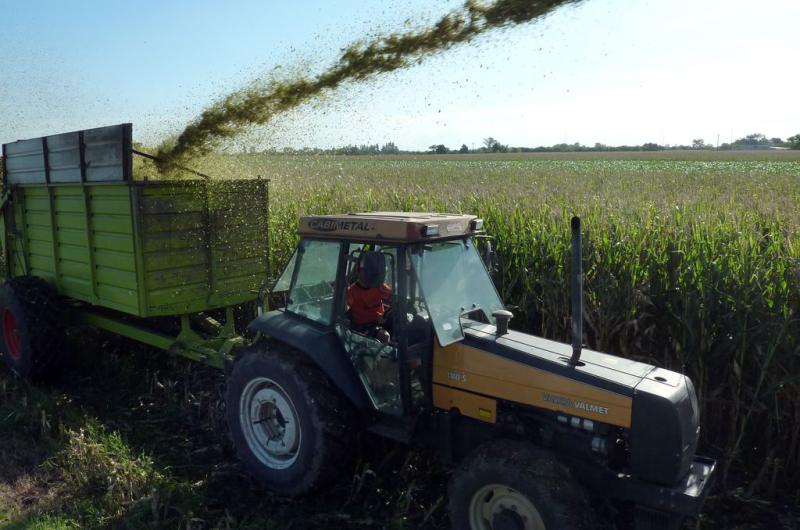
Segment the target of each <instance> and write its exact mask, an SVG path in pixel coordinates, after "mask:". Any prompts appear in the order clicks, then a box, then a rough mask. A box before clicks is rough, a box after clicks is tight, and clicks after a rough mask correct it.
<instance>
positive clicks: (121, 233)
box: [0, 124, 269, 375]
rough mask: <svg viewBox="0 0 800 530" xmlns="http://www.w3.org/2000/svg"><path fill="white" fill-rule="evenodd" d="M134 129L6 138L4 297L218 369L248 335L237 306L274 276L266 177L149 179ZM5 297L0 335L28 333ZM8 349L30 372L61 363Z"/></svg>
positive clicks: (1, 229) (64, 321)
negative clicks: (243, 332)
mask: <svg viewBox="0 0 800 530" xmlns="http://www.w3.org/2000/svg"><path fill="white" fill-rule="evenodd" d="M131 137H132V127H131V125H130V124H122V125H115V126H111V127H102V128H97V129H89V130H84V131H77V132H71V133H65V134H58V135H53V136H47V137H42V138H35V139H30V140H20V141H17V142H14V143H10V144H5V145H3V167H4V175H3V193H2V198H1V199H0V201H1V202H2V205H1V206H0V211H1V212H2V215H1V216H0V244H2V260H3V262H2V277H3V279H5V280H7V281H6V283H5V285H6V289H5V290H6V291H9V292H6V293H5V296H6V298H8V297H11V298H15V297H16V298H27V299H29V301H30V299H36V298H37V297H38V298H41V300H40V302H41V304H42V305H46V306H48V307H49V306H51V305H52V306H53V307H58V310H57V311H56V313H57V314H58V315H59V319H58V322H56V321H53V322H51V323H50V324H46V323H43V322H39V323H38V324H37V325H41V326H44V325H53V326H57V325H58V326H64V325H70V324H88V325H92V326H95V327H98V328H102V329H106V330H109V331H112V332H114V333H117V334H120V335H123V336H127V337H130V338H133V339H136V340H139V341H141V342H144V343H147V344H150V345H152V346H156V347H159V348H163V349H165V350H170V351H173V352H175V353H178V354H181V355H185V356H187V357H190V358H193V359H196V360H201V361H204V362H206V363H208V364H211V365H213V366H218V367H222V366H223V362H224V358H225V355H226V354H228V353H229V352H230V351H231V349H232V348H233V347H234V346H235V345H237V344H238V343H240V342H241V341H242V339H241V335H240V333H239V330H237V329H236V326H235V322H236V321H237V318H236V313H237V311H238V310H239V309H238V308H242V307H250V308H252V307H254V306H253V302H254V300H255V299H256V297H257V293H258V291H259V288H261V286H262V285H263V284H264V282H265V280H266V278H267V277H268V271H269V262H268V257H269V238H268V217H267V215H268V214H267V212H268V208H267V205H268V181H266V180H262V179H247V180H210V179H207V178H203V177H201V176H199V174H198V173H196V172H187V178H186V179H180V180H166V181H165V180H152V179H151V178H149V177H150V176H151V175H148V174H147V173H148V171H147V169H146V168H147V167H148V166H147V165H146V164H139V163H137V164H135V163H134V161H135V159H136V158H137V157H146V156H148V155H146V154H145V153H141V152H139V151H137V150H135V149H133V147H132V142H131ZM137 162H138V161H137ZM134 167H136V168H137V169H138V170H139V171H138V173H139V174H135V171H134ZM48 289H49V290H51V291H54V292H52V293H50V294H49V295H48V294H47V293H46V291H48ZM14 290H16V291H17V292H10V291H14ZM31 290H33V291H34V292H31ZM37 293H38V294H37ZM12 305H13V304H12ZM4 307H6V309H4V311H3V315H0V317H2V319H3V328H4V331H6V332H7V335H8V334H12V333H14V332H15V330H18V329H19V331H20V332H22V333H23V335H24V334H25V333H24V332H23V330H22V328H23V327H25V326H22V324H23V323H20V322H17V320H19V319H20V318H23V319H24V318H27V317H26V316H25V314H24V313H25V312H24V311H23V312H21V313H20V312H18V314H17V315H15V314H14V311H12V310H10V309H8V307H10V306H4ZM20 311H21V310H20ZM34 313H39V312H38V311H34ZM32 317H34V320H36V321H37V322H38V320H40V319H37V318H35V317H36V315H32ZM29 320H30V319H29ZM51 320H53V319H51ZM26 325H27V324H26ZM42 331H45V330H42ZM18 340H32V339H31V338H30V337H22V336H20V337H18ZM12 343H13V341H12ZM52 346H53V345H52V344H50V345H48V346H47V347H46V348H47V349H52ZM43 347H44V346H43ZM10 349H12V350H13V348H10ZM23 350H25V348H19V349H18V350H17V351H16V356H20V355H21V352H22V351H23ZM6 353H7V357H12V358H11V359H8V358H7V359H6V361H7V363H9V364H10V365H11V366H12V369H15V370H16V371H17V372H19V373H22V374H23V375H35V372H38V371H46V370H47V368H48V367H47V365H50V364H52V361H53V359H51V357H52V356H53V354H51V353H43V354H42V355H43V356H44V357H46V358H45V359H41V360H35V359H31V360H25V359H21V358H19V359H16V360H17V361H19V363H17V365H15V364H14V361H15V359H13V357H14V355H15V352H13V351H10V352H6Z"/></svg>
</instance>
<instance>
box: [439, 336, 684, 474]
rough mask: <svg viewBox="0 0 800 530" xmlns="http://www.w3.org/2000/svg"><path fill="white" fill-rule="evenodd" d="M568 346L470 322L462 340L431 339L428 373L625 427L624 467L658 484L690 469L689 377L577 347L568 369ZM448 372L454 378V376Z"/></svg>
mask: <svg viewBox="0 0 800 530" xmlns="http://www.w3.org/2000/svg"><path fill="white" fill-rule="evenodd" d="M571 354H572V349H571V346H570V345H568V344H563V343H560V342H555V341H551V340H547V339H543V338H540V337H536V336H533V335H528V334H525V333H519V332H516V331H510V332H509V333H508V334H506V335H501V336H499V337H498V336H496V333H495V327H494V326H492V325H488V324H475V323H470V324H468V325H465V327H464V340H463V341H460V342H458V343H455V344H451V345H449V346H446V347H442V346H439V345H438V344H437V345H436V352H435V354H434V378H435V379H442V378H449V380H448V381H447V384H448V385H450V386H456V387H459V388H464V389H465V390H471V391H473V392H477V393H481V394H484V395H489V396H495V397H497V398H498V399H505V400H508V401H513V402H517V403H521V404H527V405H532V406H536V407H539V408H545V409H549V410H554V411H559V412H563V413H565V414H568V415H571V416H577V417H582V418H587V419H590V420H592V421H596V422H603V423H607V424H610V425H616V426H618V427H622V428H624V429H627V432H628V435H629V443H630V460H629V466H630V472H631V474H632V475H634V476H636V477H637V478H639V479H642V480H647V481H651V482H656V483H659V484H664V485H672V484H675V483H677V482H678V481H679V480H681V479H682V478H683V477H685V476H686V474H687V473H688V472H689V469H690V466H691V464H692V461H693V459H694V456H695V451H696V448H697V441H698V437H699V432H700V428H699V407H698V403H697V396H696V394H695V389H694V386H693V385H692V382H691V380H690V379H689V378H688V377H686V376H684V375H683V374H680V373H676V372H672V371H669V370H665V369H662V368H657V367H655V366H653V365H650V364H646V363H640V362H636V361H632V360H629V359H624V358H622V357H616V356H613V355H609V354H605V353H600V352H596V351H592V350H583V353H582V356H581V359H580V363H579V364H578V366H575V367H572V366H570V364H569V359H570V356H571ZM453 373H456V374H459V380H458V381H454V380H453V375H452V374H453Z"/></svg>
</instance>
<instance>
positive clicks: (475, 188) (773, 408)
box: [0, 153, 800, 528]
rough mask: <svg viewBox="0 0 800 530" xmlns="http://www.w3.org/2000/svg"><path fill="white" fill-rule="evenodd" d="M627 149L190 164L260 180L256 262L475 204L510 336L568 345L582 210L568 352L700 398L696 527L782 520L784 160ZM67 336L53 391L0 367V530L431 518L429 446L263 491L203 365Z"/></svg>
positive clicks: (793, 355)
mask: <svg viewBox="0 0 800 530" xmlns="http://www.w3.org/2000/svg"><path fill="white" fill-rule="evenodd" d="M640 155H641V156H640ZM559 156H560V155H559ZM637 156H640V158H638V159H635V160H631V159H615V158H603V159H592V158H591V157H584V156H583V155H579V156H573V157H569V158H567V159H561V158H559V159H553V158H542V157H540V156H538V155H537V156H511V157H496V156H482V157H478V156H469V157H464V158H458V157H429V156H424V157H391V158H381V157H375V158H366V157H353V158H347V157H308V158H304V157H266V156H261V155H242V156H235V157H234V156H226V157H216V158H213V159H209V160H206V161H203V162H199V163H198V165H199V166H200V167H199V169H201V170H205V171H208V172H213V173H215V174H220V175H222V177H223V178H224V177H229V176H254V175H259V174H260V175H263V176H265V177H269V178H271V179H272V188H271V193H272V196H271V211H270V227H271V235H270V237H271V244H272V250H273V252H272V267H273V271H278V270H279V268H280V267H281V266H282V265H283V264H284V263H285V260H286V259H287V257H288V255H289V252H290V251H291V249H292V247H293V245H294V243H295V240H296V236H295V229H296V222H297V217H298V216H299V215H301V214H303V213H308V212H313V213H330V212H342V211H356V210H372V209H401V210H407V209H423V210H447V211H464V212H471V213H476V214H478V215H480V216H482V217H483V218H484V219H485V220H486V225H487V229H488V231H489V232H490V234H491V235H493V236H495V237H496V245H497V249H498V251H499V253H500V257H501V269H500V270H499V271H498V272H497V275H496V276H497V278H496V279H497V284H498V286H499V289H500V290H501V294H502V296H503V298H504V300H505V302H506V303H507V304H509V305H512V306H514V313H515V318H514V320H513V321H512V326H515V327H516V328H518V329H524V330H528V331H531V332H534V333H538V334H542V335H545V336H548V337H553V338H558V339H566V338H568V319H567V315H568V313H569V312H568V292H569V291H568V289H567V278H566V270H567V267H568V249H569V233H568V232H569V230H568V226H569V225H568V220H569V217H570V216H571V215H572V214H579V215H581V217H582V218H583V223H584V227H585V230H586V234H585V250H584V251H585V254H584V259H585V271H586V282H585V286H586V309H587V322H586V326H585V329H586V332H587V335H586V337H585V340H586V342H587V343H588V344H589V345H590V346H592V347H595V348H598V349H602V350H606V351H610V352H613V353H618V354H622V355H625V356H628V357H632V358H636V359H640V360H645V361H648V362H653V363H657V364H659V365H664V366H667V367H671V368H674V369H680V370H684V371H686V372H687V373H688V374H689V375H690V376H691V377H692V378H693V380H694V381H695V383H696V385H697V387H698V391H699V393H700V396H701V398H702V414H703V416H702V422H703V433H702V444H703V447H702V451H703V452H704V453H706V454H711V455H713V456H716V457H718V458H719V459H720V465H721V471H722V476H721V479H722V480H721V486H720V489H719V490H718V494H717V495H715V497H714V498H713V499H712V500H711V501H710V502H709V505H708V509H707V512H708V514H709V519H707V520H706V521H704V522H701V524H700V528H721V527H724V528H736V527H740V528H781V527H783V528H792V527H796V526H797V524H798V520H797V514H796V513H793V511H792V506H796V505H797V503H798V500H800V484H799V483H798V477H797V476H796V474H795V473H789V472H786V470H791V469H797V468H798V466H799V465H800V399H798V398H800V377H798V375H797V374H800V327H799V326H798V317H797V315H798V310H800V291H798V285H800V208H798V206H800V162H798V160H797V158H794V159H791V158H787V157H788V155H785V154H783V153H781V154H780V155H776V156H774V157H773V156H772V155H769V156H768V157H766V158H763V156H764V155H761V154H759V155H758V156H759V157H762V158H758V157H756V158H753V157H754V156H755V155H751V154H747V155H746V156H739V158H738V159H728V158H726V159H723V160H720V159H704V158H701V159H694V160H678V159H671V158H668V157H666V156H665V155H662V154H660V153H654V154H647V155H646V156H645V155H644V154H637ZM703 156H706V155H705V153H703ZM726 156H727V155H726ZM254 214H256V215H257V214H258V212H254ZM79 337H80V341H79V343H78V345H77V346H76V348H75V350H76V352H75V354H76V357H77V358H76V360H75V361H74V362H73V363H72V365H71V367H69V368H68V369H67V370H66V372H65V373H64V375H63V377H62V378H61V380H60V381H58V382H56V383H55V384H54V385H53V386H52V387H50V388H45V387H35V386H28V385H25V384H23V383H21V382H19V381H17V380H15V379H13V378H11V377H9V376H8V375H5V374H4V375H0V461H2V462H3V463H4V465H3V466H2V467H0V526H2V525H5V527H9V528H103V527H115V528H287V527H290V526H291V527H292V528H373V527H378V528H446V527H447V520H446V517H445V514H444V506H443V494H444V491H445V484H446V481H447V472H446V470H444V469H443V468H441V466H440V465H438V464H437V462H438V460H437V459H436V458H435V457H433V456H432V455H430V454H427V453H424V452H416V451H412V452H410V453H409V452H408V451H406V450H405V449H404V448H401V447H397V446H394V445H392V444H388V443H386V442H383V441H380V440H377V439H374V438H366V439H363V440H362V441H361V447H360V448H356V449H354V450H356V451H358V454H359V458H358V464H357V466H356V467H355V468H354V469H353V470H352V473H351V474H350V475H348V476H347V477H344V479H343V480H342V481H341V483H340V484H339V485H337V486H336V487H335V488H333V489H332V490H330V491H327V492H325V493H323V494H322V495H320V496H319V497H315V498H313V499H308V500H301V501H291V502H289V501H287V500H284V499H280V498H275V497H272V496H270V495H269V494H268V493H265V492H264V491H263V490H262V489H261V488H259V487H258V485H256V484H254V483H253V482H252V481H251V480H250V479H249V478H248V477H247V475H246V473H244V472H243V470H241V469H240V468H239V467H238V464H237V461H236V459H235V457H234V455H233V453H232V451H231V448H230V445H229V442H228V440H227V437H226V435H225V426H224V422H223V419H222V418H223V411H222V403H221V399H220V396H221V393H220V392H221V388H222V386H223V383H224V381H223V379H222V375H221V374H220V373H218V372H215V371H213V370H210V369H206V368H203V367H199V366H194V365H192V364H190V363H189V362H188V361H184V360H178V359H172V358H169V357H168V356H165V355H164V354H161V353H158V352H153V351H150V350H147V349H143V348H141V347H139V346H137V345H134V344H132V343H128V342H122V341H116V340H112V339H111V338H109V337H107V336H103V335H99V336H85V333H81V334H79Z"/></svg>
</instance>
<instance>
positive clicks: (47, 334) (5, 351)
mask: <svg viewBox="0 0 800 530" xmlns="http://www.w3.org/2000/svg"><path fill="white" fill-rule="evenodd" d="M60 306H61V304H60V303H59V300H58V297H57V295H56V293H55V290H54V289H53V288H52V287H50V285H48V284H47V283H46V282H45V281H44V280H42V279H41V278H37V277H35V276H18V277H16V278H11V279H10V280H8V281H6V282H4V283H3V284H2V285H0V327H2V338H3V340H2V341H0V346H2V356H3V362H5V364H6V366H8V367H9V368H10V369H11V371H13V372H14V373H15V374H17V375H19V376H21V377H25V378H29V379H41V378H44V377H46V376H47V375H49V374H50V373H52V372H53V370H54V369H55V368H57V366H58V363H59V361H61V360H62V358H61V355H62V354H63V352H64V331H63V329H62V326H61V323H60V322H59V319H60V317H61V307H60Z"/></svg>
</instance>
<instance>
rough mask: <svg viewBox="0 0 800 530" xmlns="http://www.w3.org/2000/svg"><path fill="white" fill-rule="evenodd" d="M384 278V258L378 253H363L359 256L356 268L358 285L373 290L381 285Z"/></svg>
mask: <svg viewBox="0 0 800 530" xmlns="http://www.w3.org/2000/svg"><path fill="white" fill-rule="evenodd" d="M385 276H386V256H384V255H383V254H381V253H380V252H364V253H363V254H361V259H360V260H359V268H358V283H360V284H361V286H362V287H366V288H368V289H373V288H376V287H380V286H381V285H383V281H384V278H385Z"/></svg>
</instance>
